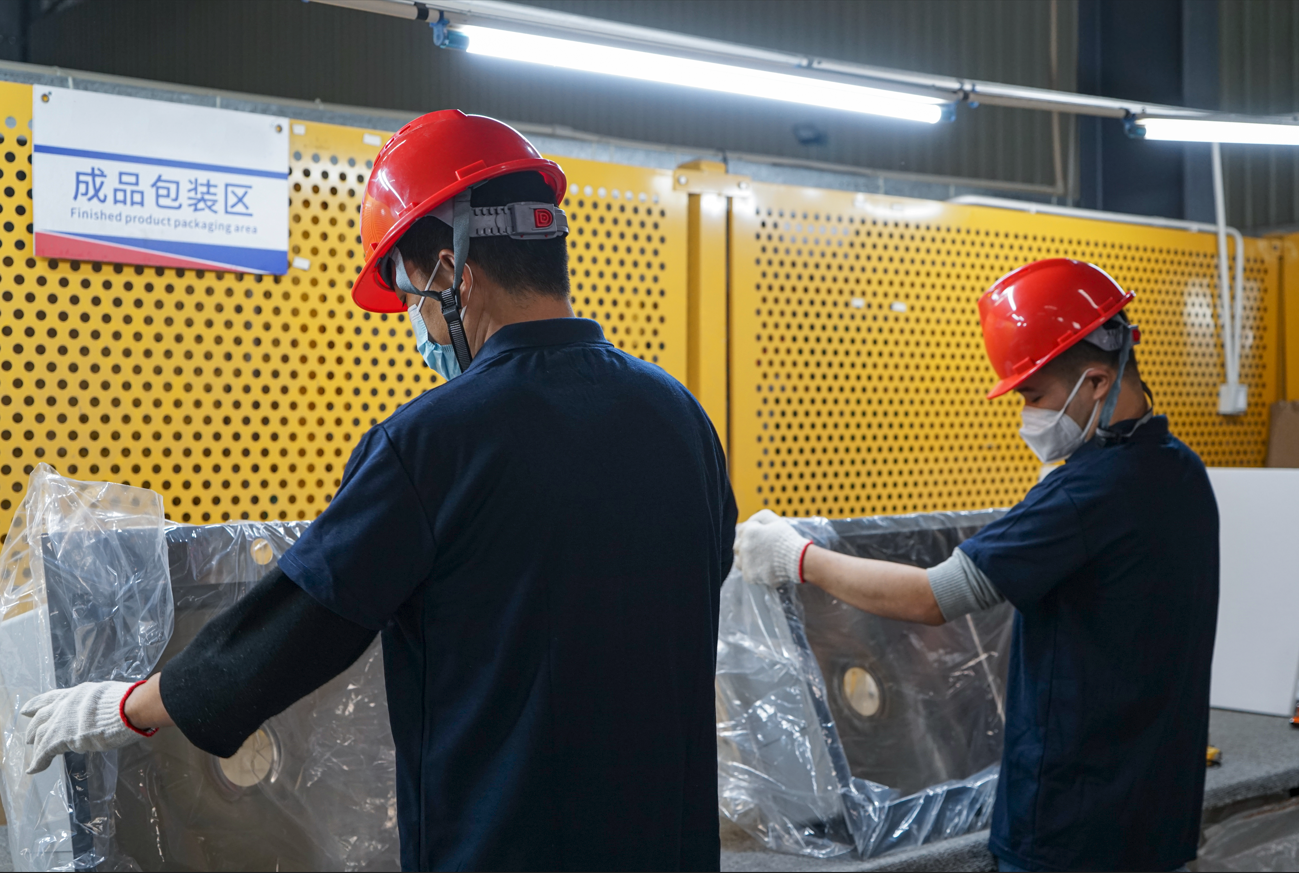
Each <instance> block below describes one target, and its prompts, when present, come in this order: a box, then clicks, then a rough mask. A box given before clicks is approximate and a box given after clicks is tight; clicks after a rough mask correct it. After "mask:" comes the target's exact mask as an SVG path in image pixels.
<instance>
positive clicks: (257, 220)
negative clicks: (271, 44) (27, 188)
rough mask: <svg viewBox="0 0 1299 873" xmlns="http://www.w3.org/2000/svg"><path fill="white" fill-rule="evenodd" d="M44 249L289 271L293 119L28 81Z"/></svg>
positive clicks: (39, 237)
mask: <svg viewBox="0 0 1299 873" xmlns="http://www.w3.org/2000/svg"><path fill="white" fill-rule="evenodd" d="M32 151H33V153H32V181H33V196H34V198H35V203H34V204H33V206H34V209H35V217H34V224H35V232H36V255H37V257H42V258H67V259H70V260H86V261H109V262H112V263H123V264H148V265H151V266H160V267H193V268H196V269H209V270H228V271H231V272H238V273H284V272H287V270H288V240H289V205H288V204H289V195H288V171H289V120H288V119H287V118H280V117H276V116H271V115H255V114H252V113H248V112H232V111H230V110H226V109H210V108H208V107H205V106H190V105H187V104H183V103H167V102H163V101H158V100H141V99H138V98H135V97H119V96H117V95H114V94H99V93H96V92H92V91H73V90H69V89H67V88H45V87H39V86H37V87H34V88H32Z"/></svg>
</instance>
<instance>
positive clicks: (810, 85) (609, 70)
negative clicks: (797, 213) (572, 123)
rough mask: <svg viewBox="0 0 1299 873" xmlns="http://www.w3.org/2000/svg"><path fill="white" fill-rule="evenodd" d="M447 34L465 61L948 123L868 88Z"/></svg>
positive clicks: (934, 103) (931, 107) (531, 39)
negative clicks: (459, 43)
mask: <svg viewBox="0 0 1299 873" xmlns="http://www.w3.org/2000/svg"><path fill="white" fill-rule="evenodd" d="M455 30H456V31H457V32H459V33H462V34H464V36H465V37H467V38H468V45H467V46H466V47H465V51H467V52H468V53H469V54H471V55H485V56H487V57H493V58H500V59H502V60H509V61H523V62H525V63H533V64H544V65H546V66H549V67H559V68H562V69H568V70H579V71H582V72H587V73H602V74H604V75H609V76H621V77H623V78H628V79H639V80H641V81H645V82H658V83H661V84H665V85H680V86H683V87H687V88H699V89H703V90H706V91H720V92H723V93H726V94H737V95H741V96H745V97H760V98H763V99H767V100H780V101H784V102H787V103H798V104H801V105H804V106H819V107H821V108H823V109H835V110H840V111H843V112H856V113H861V114H865V115H880V116H884V117H887V118H898V119H903V120H906V121H918V122H922V123H925V124H934V123H935V122H938V121H942V120H943V119H944V118H951V113H952V106H951V103H950V102H947V101H944V100H942V99H940V98H937V97H931V96H925V95H918V94H908V93H905V92H900V91H892V90H885V89H882V88H870V87H866V86H863V85H854V84H851V83H848V82H840V81H835V80H832V79H823V78H814V77H811V76H794V75H790V74H788V73H779V72H774V71H770V70H759V69H753V68H751V67H737V66H732V65H730V64H719V63H715V62H712V61H700V60H693V59H690V58H682V57H675V56H673V55H664V54H656V53H653V52H645V51H637V50H634V49H626V48H618V47H615V46H608V45H597V44H595V43H588V42H579V41H576V40H569V39H557V38H555V37H549V36H536V35H533V34H527V33H517V32H515V31H510V30H498V29H496V28H490V27H479V26H477V25H461V26H458V27H456V28H455Z"/></svg>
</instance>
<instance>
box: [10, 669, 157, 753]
mask: <svg viewBox="0 0 1299 873" xmlns="http://www.w3.org/2000/svg"><path fill="white" fill-rule="evenodd" d="M133 687H134V686H133V685H132V683H130V682H85V683H82V684H81V685H74V686H73V687H71V688H60V689H57V690H55V691H46V692H45V693H44V694H38V695H36V696H35V697H33V698H32V699H31V700H29V701H27V704H26V705H25V706H24V707H23V708H22V714H23V715H25V716H28V717H30V718H31V724H29V725H27V744H28V745H29V746H32V747H33V749H32V765H31V766H30V767H28V768H27V772H28V773H39V772H41V771H42V770H44V769H45V768H46V767H48V766H50V762H51V761H53V760H54V759H55V758H56V757H57V756H59V755H62V754H63V753H65V752H107V751H109V750H110V749H118V748H121V747H122V746H126V745H129V744H131V743H133V742H135V741H136V740H138V739H140V737H141V736H142V734H141V733H139V732H136V731H134V730H132V729H131V728H130V727H128V726H127V724H126V722H125V721H123V719H122V709H121V708H122V698H123V697H125V696H126V695H127V693H128V692H130V691H131V689H132V688H133Z"/></svg>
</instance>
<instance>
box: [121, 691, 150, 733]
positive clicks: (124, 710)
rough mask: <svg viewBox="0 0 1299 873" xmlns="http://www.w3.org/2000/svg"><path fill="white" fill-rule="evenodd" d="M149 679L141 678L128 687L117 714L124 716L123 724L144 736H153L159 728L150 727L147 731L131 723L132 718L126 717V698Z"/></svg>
mask: <svg viewBox="0 0 1299 873" xmlns="http://www.w3.org/2000/svg"><path fill="white" fill-rule="evenodd" d="M148 681H149V680H148V679H141V680H140V681H139V682H137V683H135V684H134V685H132V686H131V687H130V688H128V689H126V693H125V694H123V695H122V700H121V702H120V703H118V704H117V714H118V715H120V716H121V717H122V724H124V725H126V726H127V727H129V728H130V729H131V730H133V731H135V732H136V733H137V734H139V735H140V736H142V737H151V736H153V735H154V734H156V733H157V732H158V729H157V728H149V729H148V730H147V731H142V730H140V729H139V728H138V727H136V726H135V725H133V724H131V720H130V719H129V718H127V717H126V698H128V697H130V696H131V692H132V691H134V690H135V689H137V688H139V687H140V686H141V685H143V684H144V683H146V682H148Z"/></svg>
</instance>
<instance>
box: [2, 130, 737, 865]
mask: <svg viewBox="0 0 1299 873" xmlns="http://www.w3.org/2000/svg"><path fill="white" fill-rule="evenodd" d="M566 185H567V182H566V180H565V177H564V173H563V171H562V170H561V169H560V168H559V166H558V165H557V164H555V163H554V162H552V161H549V160H546V159H544V158H542V157H541V155H539V154H538V153H537V152H536V150H535V149H534V148H533V147H532V146H531V144H529V143H528V142H527V140H525V139H524V138H523V137H522V136H520V135H519V134H518V133H517V132H516V131H514V130H512V129H511V128H509V127H508V126H506V125H504V124H502V123H501V122H499V121H494V120H492V119H490V118H482V117H477V116H466V115H464V114H462V113H460V112H457V111H454V110H451V111H444V112H434V113H430V114H428V115H425V116H423V117H421V118H418V119H416V120H415V121H413V122H411V123H410V124H408V125H406V126H405V127H403V128H402V129H401V130H400V131H398V132H397V134H396V135H394V136H393V137H392V139H391V140H389V142H388V143H387V144H386V145H385V146H384V147H383V149H382V150H381V151H380V152H379V156H378V158H377V159H376V161H375V164H374V169H373V172H372V173H371V175H370V180H369V184H368V186H367V188H366V194H365V203H364V206H363V210H362V219H361V238H362V242H363V246H364V249H365V253H366V260H365V266H364V267H363V268H362V270H361V272H360V275H359V276H358V277H357V279H356V282H355V284H354V287H353V288H352V296H353V300H354V301H355V302H356V303H357V304H358V305H359V306H360V307H361V308H362V309H365V310H367V311H369V312H379V313H385V312H386V313H403V312H405V313H406V314H407V315H408V317H409V319H410V324H411V332H410V336H411V337H412V339H413V345H411V344H410V343H409V341H402V340H401V339H400V338H397V339H391V338H390V337H389V336H388V334H389V331H387V330H383V331H382V332H381V330H380V329H379V328H378V326H377V324H376V326H375V327H373V328H372V327H370V325H371V324H375V322H374V321H371V322H369V323H366V322H362V323H361V325H360V326H359V327H358V330H357V334H358V337H357V339H356V340H355V341H356V343H357V344H358V345H361V346H362V348H363V349H364V350H366V351H371V345H378V346H379V349H382V350H384V351H387V352H388V354H389V355H391V354H394V353H396V354H401V353H415V354H418V355H419V356H420V357H422V358H423V359H424V361H425V362H426V363H427V364H428V365H429V366H430V367H431V368H432V369H434V370H436V371H437V372H438V373H440V374H441V375H442V376H443V377H444V378H445V379H447V380H448V381H447V384H446V385H444V386H441V387H438V388H437V389H436V390H433V391H429V392H426V393H425V394H423V395H421V396H417V397H415V398H414V399H413V400H411V401H410V402H409V403H407V404H405V405H404V406H402V407H401V408H400V409H398V410H397V411H396V412H395V413H393V414H392V415H391V416H390V417H389V418H388V419H387V420H385V421H383V422H381V423H380V424H378V425H376V426H375V427H373V428H372V429H371V430H370V431H369V432H368V433H366V434H365V435H364V436H363V437H362V439H361V441H360V443H359V444H358V445H357V447H356V450H355V451H354V452H353V454H352V457H351V459H350V460H349V462H348V465H347V470H346V472H345V473H344V476H343V480H342V484H341V485H340V486H339V488H338V493H337V494H336V495H334V497H333V500H332V502H331V503H330V504H329V506H328V508H327V509H326V510H325V511H324V513H322V514H321V515H320V517H319V518H317V519H316V521H314V522H313V523H312V524H311V526H310V527H309V528H308V529H307V531H306V532H305V533H304V534H303V536H302V537H301V538H300V539H299V540H298V541H297V542H296V543H295V544H294V545H293V547H292V548H290V549H289V550H288V551H287V552H286V553H285V554H284V556H283V557H282V558H281V559H280V561H279V567H278V569H277V570H275V571H274V572H272V573H271V574H269V575H268V576H267V577H266V578H264V579H263V580H262V581H261V582H259V583H258V584H257V585H256V586H254V587H253V588H252V590H251V591H250V592H249V594H248V595H247V596H246V597H245V598H244V599H243V600H241V601H240V602H239V603H238V604H236V605H235V606H234V607H232V608H231V610H229V611H228V612H227V613H225V614H223V615H221V616H219V617H217V618H216V619H214V620H213V621H212V622H211V623H210V624H208V625H207V627H205V628H204V629H203V630H202V631H201V632H200V633H199V634H198V635H197V636H196V637H195V638H194V640H193V641H192V642H191V643H190V645H189V646H188V647H186V649H185V650H184V651H182V652H181V653H180V654H178V655H176V656H175V657H174V658H172V659H171V660H170V661H168V662H167V663H166V664H165V665H164V667H163V669H162V671H161V672H160V673H159V674H155V675H154V676H153V677H151V678H150V679H149V680H148V681H147V682H143V683H136V684H128V683H123V682H99V683H86V684H83V685H79V686H75V687H73V688H69V689H63V690H59V691H53V692H49V693H47V694H43V695H39V696H37V697H36V698H34V699H33V700H31V701H29V702H28V703H27V705H26V707H25V708H24V712H26V713H27V714H29V715H30V716H32V720H31V723H30V725H29V726H28V728H27V741H28V743H30V744H31V745H32V747H33V751H32V764H31V769H32V770H33V771H35V770H39V769H43V768H44V767H45V766H46V765H47V764H48V763H49V762H50V760H51V759H52V758H53V757H55V756H57V755H58V754H61V753H63V752H67V751H91V750H100V751H102V750H106V749H111V748H116V747H118V746H121V745H125V744H126V743H127V742H132V741H135V740H137V739H139V734H141V733H143V734H145V735H148V734H151V733H152V732H153V731H156V730H157V729H159V728H163V727H166V726H169V725H173V724H174V725H175V726H176V727H178V728H179V729H180V730H181V731H182V732H183V733H184V735H185V736H186V737H187V738H188V739H189V740H190V741H191V742H192V743H194V744H195V745H197V746H198V747H199V748H201V749H203V750H205V751H208V752H210V753H212V754H215V755H219V756H229V755H232V754H233V753H234V752H235V751H236V750H237V749H238V748H239V747H240V745H241V744H242V743H243V742H244V741H245V740H246V739H247V738H248V736H249V735H251V734H252V733H253V732H254V731H256V730H257V728H258V726H259V725H261V724H262V722H264V721H265V720H266V719H267V718H269V717H271V716H272V715H274V714H276V713H277V712H280V711H281V710H283V709H284V708H286V707H287V706H289V705H290V704H292V703H293V702H294V701H296V700H298V699H299V698H301V697H302V696H304V695H305V694H307V693H310V692H311V691H312V690H314V689H315V688H317V687H319V686H320V685H322V684H323V683H324V682H326V681H328V680H329V679H331V678H333V677H334V676H336V675H337V674H338V673H340V672H341V671H342V670H344V669H346V667H347V666H348V665H349V664H351V663H352V661H353V660H355V659H356V658H357V657H358V656H359V655H360V654H361V653H362V652H363V651H365V649H366V648H367V647H368V646H369V645H370V643H371V642H372V641H373V639H374V637H375V634H376V633H382V637H383V652H384V670H385V679H386V684H387V692H388V708H389V715H390V719H391V724H392V735H393V740H394V742H395V745H396V761H397V810H396V815H397V822H398V825H399V828H400V834H401V862H402V868H403V869H405V870H437V869H469V870H485V869H505V870H564V869H602V870H621V869H647V870H707V869H712V870H716V869H717V868H718V865H719V861H720V858H719V854H720V851H719V838H718V829H717V753H716V748H717V747H716V735H715V725H714V704H713V665H714V658H715V653H716V650H717V621H718V603H719V591H720V588H721V584H722V580H723V578H724V577H725V576H726V574H727V573H728V572H729V571H730V566H731V546H732V543H733V541H734V535H735V512H736V510H735V501H734V498H733V496H732V494H731V488H730V484H729V482H728V479H727V474H726V461H725V457H724V455H723V453H722V447H721V445H720V443H719V442H718V439H717V435H716V433H715V432H714V430H713V428H712V425H711V424H710V423H709V420H708V418H707V416H706V415H705V414H704V412H703V410H702V408H701V407H700V406H699V404H698V403H697V402H696V401H695V400H694V398H693V397H692V396H691V395H690V393H689V392H688V391H687V390H686V389H685V388H684V387H683V386H682V385H681V384H680V383H678V382H677V381H676V380H674V379H673V378H672V377H670V376H669V375H667V374H666V373H665V372H664V371H663V370H661V369H660V368H658V367H657V366H654V365H652V364H647V363H645V362H644V361H641V360H638V359H637V358H635V357H632V356H631V355H629V354H626V353H624V352H622V351H619V350H618V349H617V348H615V347H614V346H613V345H611V344H610V343H609V342H608V341H607V340H605V338H604V335H603V332H602V331H601V329H600V326H599V324H597V323H596V322H594V321H589V320H586V319H579V318H574V317H573V311H572V309H571V308H570V306H569V301H570V297H569V269H568V261H567V249H566V246H567V243H566V242H565V239H564V236H565V234H566V232H567V228H568V225H567V219H566V217H565V215H564V212H563V210H562V209H561V208H560V204H561V203H562V201H563V198H564V194H565V190H566ZM631 208H632V209H633V210H635V209H637V208H639V207H635V206H632V207H631ZM629 290H630V291H631V293H632V294H637V293H639V294H646V295H648V294H649V293H650V289H648V288H632V289H629ZM386 358H387V355H385V356H384V357H383V358H380V359H378V361H377V363H378V365H379V366H380V368H381V370H380V372H379V373H377V374H376V377H377V379H382V378H383V371H382V367H383V363H382V362H383V360H384V359H386ZM387 366H388V368H390V369H389V371H388V375H389V376H390V379H389V381H388V384H393V382H396V381H399V380H401V379H402V375H401V372H402V371H401V370H397V371H394V370H393V369H391V368H393V363H392V362H388V364H387ZM403 370H404V368H403ZM370 384H373V383H370ZM366 388H368V385H366V386H364V387H363V388H359V389H358V390H357V396H356V398H355V400H354V402H356V403H358V404H365V403H366V402H367V401H368V397H367V393H370V394H372V395H375V396H377V390H371V391H370V392H367V391H366V390H365V389H366ZM361 408H362V411H365V410H366V407H365V406H364V405H362V407H361ZM137 686H138V687H137Z"/></svg>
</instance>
